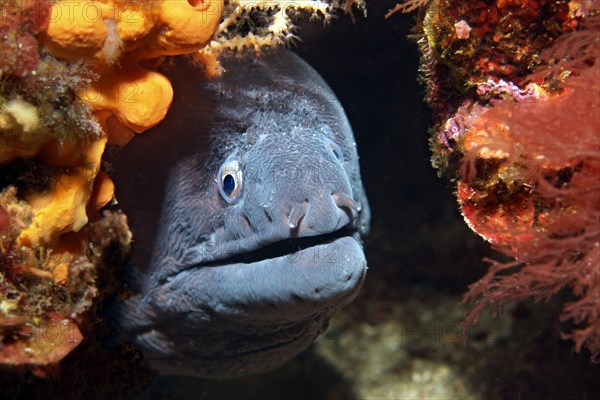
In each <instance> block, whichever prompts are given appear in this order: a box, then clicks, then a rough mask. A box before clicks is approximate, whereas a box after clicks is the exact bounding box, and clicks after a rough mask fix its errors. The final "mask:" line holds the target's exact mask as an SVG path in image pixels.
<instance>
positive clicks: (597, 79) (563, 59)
mask: <svg viewBox="0 0 600 400" xmlns="http://www.w3.org/2000/svg"><path fill="white" fill-rule="evenodd" d="M599 28H600V17H598V16H596V17H590V18H587V21H586V23H585V24H583V25H582V30H581V31H577V32H572V33H569V34H565V35H564V36H563V37H561V38H560V39H558V40H557V41H556V42H555V43H554V44H553V46H552V47H551V48H550V49H548V50H547V51H546V52H545V53H544V54H543V55H542V58H543V59H544V60H545V61H546V64H545V65H544V66H543V67H540V68H538V69H537V70H536V71H534V73H533V74H532V75H530V76H528V77H527V78H525V79H524V80H523V83H525V82H532V81H533V82H539V83H542V82H541V80H540V78H544V79H545V80H546V84H547V83H548V80H549V79H557V80H558V79H559V77H564V76H565V71H568V73H570V74H571V76H569V77H568V78H566V80H565V82H564V83H560V84H559V85H558V88H559V89H560V91H559V92H557V93H555V94H554V95H550V96H547V97H542V98H541V99H540V101H539V102H537V103H527V102H525V103H517V102H514V101H512V100H511V99H508V100H504V101H501V102H498V103H495V104H494V105H493V106H492V107H491V108H490V109H488V110H486V111H485V112H484V113H482V114H481V115H480V116H479V117H478V119H477V121H476V122H475V125H474V128H473V129H472V130H471V132H482V131H485V132H486V135H485V137H486V138H487V139H488V140H486V142H485V143H484V145H479V146H478V145H474V146H473V145H472V146H470V147H469V146H466V147H467V151H466V154H465V158H464V161H465V162H468V161H467V160H469V161H470V162H468V163H469V164H470V165H479V166H481V165H484V166H485V165H487V167H488V168H489V166H490V165H492V164H493V163H495V165H493V167H494V171H496V172H498V173H499V174H501V173H506V171H512V172H513V173H514V171H515V170H518V174H517V175H516V176H514V175H513V176H512V177H510V178H507V177H506V176H504V177H501V179H499V180H496V181H494V182H493V185H492V184H489V182H490V181H489V180H487V181H486V182H484V183H482V179H479V180H478V179H477V177H475V179H474V178H473V177H472V176H470V177H467V176H463V181H462V182H461V184H460V185H461V187H460V188H459V189H460V190H459V200H460V201H461V203H462V204H461V205H462V207H463V213H464V214H465V217H466V218H467V219H468V222H469V223H470V225H471V226H472V228H473V229H474V230H475V231H477V232H486V231H489V230H490V229H491V230H493V231H494V232H493V236H491V235H488V236H487V239H488V240H490V241H491V242H492V243H493V244H494V245H495V247H496V248H497V249H498V250H500V251H502V252H504V253H505V254H507V255H510V256H513V257H514V258H515V261H512V262H500V261H495V260H488V261H489V262H490V263H491V266H490V268H489V270H488V272H487V274H486V275H485V276H484V277H483V278H481V279H480V280H479V281H478V282H476V283H474V284H472V285H471V286H470V288H469V292H468V293H467V294H466V295H465V297H464V301H465V302H472V303H474V304H475V306H474V308H473V309H472V310H470V311H469V313H468V315H467V318H466V324H471V323H475V322H476V321H477V319H478V318H479V315H480V313H481V312H482V310H483V308H484V307H486V306H491V308H492V310H493V311H499V310H500V309H501V308H502V306H503V305H504V304H506V303H508V302H510V301H514V300H517V299H522V298H526V297H530V296H531V297H533V298H534V299H536V300H542V299H548V298H550V297H551V296H553V295H554V294H556V293H557V292H558V291H559V290H561V289H563V288H566V289H569V290H570V291H571V293H572V295H573V301H572V302H570V303H567V304H566V305H565V306H564V308H563V313H562V315H561V320H562V321H567V320H571V321H572V322H573V323H574V324H575V325H576V328H575V329H574V330H573V331H571V332H570V333H565V334H563V337H565V338H571V339H572V340H574V341H575V349H576V350H577V351H579V350H580V349H581V348H582V347H583V346H586V347H587V348H588V349H589V350H590V352H591V353H592V360H593V361H595V362H600V68H599V66H600V29H599ZM476 139H477V137H475V139H474V140H475V141H476ZM489 139H492V140H489ZM465 140H469V138H467V139H465ZM483 150H485V154H486V155H487V156H488V157H489V158H486V159H483V160H482V154H484V153H483ZM491 159H493V160H494V162H493V163H492V162H491V161H490V160H491ZM467 170H468V168H463V171H467ZM471 173H472V171H471ZM487 178H488V177H486V179H487ZM507 181H510V182H512V184H513V185H514V186H513V187H506V185H505V184H506V182H507ZM486 183H487V186H486ZM500 183H502V184H503V185H504V186H502V188H501V189H502V192H503V195H502V196H500V195H498V193H499V192H500V190H498V187H499V186H500ZM492 188H493V190H492ZM461 193H462V197H461ZM516 201H518V202H519V204H520V205H522V206H523V207H522V209H523V210H525V209H527V210H532V213H526V214H523V213H516V214H514V213H513V214H510V215H509V213H510V211H509V210H510V209H511V208H510V207H509V206H514V205H515V202H516ZM490 204H492V206H493V209H494V210H495V211H498V212H496V213H494V214H489V213H487V214H486V213H485V212H483V211H485V210H489V207H490ZM513 208H515V207H513ZM516 209H521V208H516ZM473 210H475V211H477V210H480V211H482V212H481V213H479V214H478V213H476V212H473ZM490 215H491V217H490ZM484 217H486V218H487V219H484ZM490 218H491V219H493V221H492V220H490ZM498 220H503V221H498ZM501 222H506V223H501ZM500 227H504V228H506V231H502V232H501V231H499V230H501V228H500Z"/></svg>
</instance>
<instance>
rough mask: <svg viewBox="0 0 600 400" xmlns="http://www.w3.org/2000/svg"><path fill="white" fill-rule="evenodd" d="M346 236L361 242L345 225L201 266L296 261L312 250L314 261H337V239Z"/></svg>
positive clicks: (353, 230) (358, 235)
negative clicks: (281, 260) (334, 229)
mask: <svg viewBox="0 0 600 400" xmlns="http://www.w3.org/2000/svg"><path fill="white" fill-rule="evenodd" d="M344 237H352V238H354V239H355V240H356V241H357V242H358V243H360V242H361V240H360V234H359V233H358V231H357V230H356V229H355V228H352V227H349V226H345V227H343V228H341V229H338V230H336V231H333V232H329V233H324V234H321V235H316V236H304V237H298V236H296V237H289V238H285V239H281V240H278V241H275V242H272V243H268V244H265V245H263V246H262V247H259V248H257V249H254V250H249V251H246V252H243V253H239V254H234V255H230V256H228V257H226V258H222V259H220V260H215V261H212V262H209V263H206V264H202V265H199V266H200V267H218V266H223V265H229V264H254V263H260V262H263V261H274V260H275V259H282V258H285V259H286V260H287V261H288V262H294V261H298V259H299V258H301V257H303V256H310V255H311V252H312V256H313V260H314V261H319V259H320V260H321V261H322V262H335V257H336V254H335V250H336V248H337V241H338V240H339V239H341V238H344Z"/></svg>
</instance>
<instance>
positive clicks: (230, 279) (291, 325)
mask: <svg viewBox="0 0 600 400" xmlns="http://www.w3.org/2000/svg"><path fill="white" fill-rule="evenodd" d="M223 65H224V67H225V69H226V72H225V73H224V74H223V75H222V76H221V77H219V78H216V79H215V80H212V81H206V80H204V79H202V78H201V74H199V72H198V71H197V70H195V69H194V68H193V67H192V66H191V65H188V64H186V63H185V60H177V61H175V64H174V66H172V67H170V68H171V69H168V68H169V67H165V69H166V70H165V71H164V72H165V74H166V75H167V76H169V78H170V80H171V82H172V84H173V87H174V93H175V97H174V100H173V105H172V107H171V109H170V110H171V111H169V114H168V115H167V117H166V119H165V120H164V121H163V122H161V124H159V125H157V126H156V127H155V128H153V129H152V130H150V131H148V132H146V133H145V134H144V135H142V136H139V137H136V138H135V139H134V140H133V141H132V143H130V144H129V145H128V146H126V147H125V148H124V149H123V151H122V152H121V153H120V154H118V156H117V157H116V159H115V160H114V161H113V163H112V164H113V169H114V171H115V174H114V179H115V181H116V188H117V193H116V196H117V198H118V200H119V206H120V207H121V208H122V209H123V210H124V212H125V213H126V214H127V216H128V218H129V221H130V226H131V229H132V231H133V234H134V239H135V243H134V247H133V249H132V265H131V267H130V270H131V271H132V273H131V274H128V275H130V276H131V277H132V279H131V280H132V282H130V283H131V284H130V287H131V288H132V289H133V290H134V291H135V293H134V294H133V295H132V296H131V297H130V298H128V299H127V300H123V301H122V302H120V303H118V304H117V305H116V307H115V313H114V314H115V319H116V323H117V324H118V325H119V326H120V329H119V331H120V332H121V333H122V336H123V338H124V340H127V341H129V342H131V343H133V344H135V345H136V346H137V347H139V348H140V349H141V350H142V352H143V353H144V356H145V358H146V359H147V360H148V361H149V362H150V364H151V365H152V366H153V367H154V368H155V369H157V370H158V371H159V372H162V373H169V374H178V375H181V374H183V375H193V376H202V377H211V378H228V377H234V376H239V375H244V374H249V373H257V372H263V371H267V370H269V369H272V368H275V367H277V366H280V365H281V364H283V363H285V362H286V361H288V360H289V359H291V358H292V357H294V356H295V355H296V354H298V353H299V352H301V351H303V350H304V349H306V348H307V347H308V346H309V345H310V343H312V342H313V341H314V340H315V338H316V337H317V336H318V335H319V334H321V333H322V332H323V331H324V330H325V328H326V326H327V324H328V320H329V318H330V316H331V314H332V313H333V312H335V311H336V310H338V309H340V308H341V307H343V306H345V305H346V304H348V303H349V302H350V301H352V300H353V299H354V297H355V296H356V295H357V293H358V291H359V290H360V287H361V285H362V282H363V280H364V278H365V276H366V270H367V262H366V259H365V255H364V252H363V249H362V243H361V237H362V235H365V234H367V233H368V227H369V220H370V211H369V206H368V202H367V198H366V195H365V191H364V188H363V185H362V182H361V179H360V171H359V164H358V154H357V153H356V146H355V144H354V138H353V134H352V130H351V128H350V125H349V123H348V120H347V118H346V116H345V114H344V112H343V109H342V107H341V106H340V104H339V103H338V101H337V100H336V98H335V96H334V95H333V93H332V92H331V89H330V88H329V87H328V86H327V85H326V84H325V82H324V81H323V80H322V79H321V77H320V76H319V75H318V74H317V73H316V72H315V71H314V70H313V69H312V68H311V67H310V66H308V65H307V64H306V63H305V62H303V61H302V60H301V59H300V58H299V57H297V56H296V55H294V54H293V53H291V52H286V51H283V52H272V53H268V54H265V55H263V56H261V57H258V58H257V57H255V56H254V55H252V54H246V55H245V56H243V57H231V58H226V59H225V60H223Z"/></svg>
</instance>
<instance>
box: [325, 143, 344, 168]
mask: <svg viewBox="0 0 600 400" xmlns="http://www.w3.org/2000/svg"><path fill="white" fill-rule="evenodd" d="M327 146H328V147H329V149H330V150H331V152H332V153H333V155H334V156H335V158H337V159H338V160H340V162H341V163H343V162H344V153H342V149H341V148H340V146H338V145H337V143H335V142H334V141H333V140H329V139H328V140H327Z"/></svg>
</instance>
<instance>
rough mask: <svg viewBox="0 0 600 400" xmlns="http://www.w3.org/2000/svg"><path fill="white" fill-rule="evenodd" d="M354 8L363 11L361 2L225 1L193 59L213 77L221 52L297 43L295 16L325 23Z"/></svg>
mask: <svg viewBox="0 0 600 400" xmlns="http://www.w3.org/2000/svg"><path fill="white" fill-rule="evenodd" d="M353 6H356V7H357V8H358V9H363V10H364V8H365V4H364V1H363V0H343V1H333V2H331V1H322V0H300V1H293V2H285V1H265V0H259V1H249V0H225V3H224V11H223V19H222V21H221V23H220V24H219V26H218V27H217V29H216V31H215V34H214V35H213V38H212V40H211V41H210V43H209V44H208V45H207V46H206V47H204V48H203V49H202V50H200V51H199V52H198V53H197V54H196V55H195V58H196V59H197V60H198V61H200V62H202V63H204V64H205V65H206V67H207V72H208V73H209V74H210V75H215V74H217V73H219V72H220V66H219V63H218V60H217V58H218V55H219V54H221V53H223V52H224V51H228V50H233V51H242V50H244V49H254V50H256V51H260V49H261V48H263V47H265V46H277V45H282V44H288V43H290V42H291V41H293V40H294V39H297V36H296V35H295V33H294V24H293V22H292V20H291V17H293V16H294V15H296V14H299V13H308V14H310V17H311V19H318V18H322V19H323V20H324V21H326V22H327V21H329V20H330V19H331V18H332V16H333V13H334V11H335V10H336V9H337V8H341V9H342V10H344V11H345V12H350V11H351V9H352V7H353Z"/></svg>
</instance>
